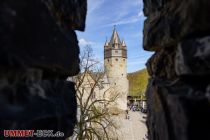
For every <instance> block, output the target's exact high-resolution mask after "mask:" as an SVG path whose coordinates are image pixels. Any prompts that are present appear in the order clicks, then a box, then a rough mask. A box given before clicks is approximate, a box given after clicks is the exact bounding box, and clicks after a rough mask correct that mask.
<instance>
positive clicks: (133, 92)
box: [128, 69, 149, 96]
mask: <svg viewBox="0 0 210 140" xmlns="http://www.w3.org/2000/svg"><path fill="white" fill-rule="evenodd" d="M148 78H149V75H148V73H147V70H146V69H143V70H139V71H136V72H133V73H129V74H128V80H129V96H140V95H141V94H142V95H143V94H144V93H145V90H146V87H147V83H148Z"/></svg>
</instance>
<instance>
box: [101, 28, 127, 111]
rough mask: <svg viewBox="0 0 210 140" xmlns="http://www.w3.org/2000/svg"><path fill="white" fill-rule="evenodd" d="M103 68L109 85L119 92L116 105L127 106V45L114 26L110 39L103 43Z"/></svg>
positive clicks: (124, 107)
mask: <svg viewBox="0 0 210 140" xmlns="http://www.w3.org/2000/svg"><path fill="white" fill-rule="evenodd" d="M104 69H105V72H106V76H107V79H108V81H109V83H110V86H112V87H115V89H116V91H117V92H118V93H119V94H120V96H119V99H118V100H117V104H118V107H119V108H120V109H123V110H125V109H126V108H127V94H128V88H129V82H128V79H127V47H126V44H125V41H124V40H122V41H121V40H120V38H119V35H118V32H117V30H116V28H114V30H113V33H112V36H111V39H110V41H108V40H106V42H105V45H104Z"/></svg>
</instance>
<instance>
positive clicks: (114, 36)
mask: <svg viewBox="0 0 210 140" xmlns="http://www.w3.org/2000/svg"><path fill="white" fill-rule="evenodd" d="M109 43H110V44H115V43H117V44H121V41H120V38H119V35H118V33H117V30H116V28H115V27H114V30H113V33H112V37H111V40H110V42H109Z"/></svg>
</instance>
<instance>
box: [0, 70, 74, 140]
mask: <svg viewBox="0 0 210 140" xmlns="http://www.w3.org/2000/svg"><path fill="white" fill-rule="evenodd" d="M16 74H17V75H16V76H15V78H14V77H13V79H12V80H11V79H10V78H9V75H10V74H9V73H5V75H4V78H2V77H1V78H0V85H1V86H0V112H1V115H0V127H1V130H10V129H15V130H34V131H36V130H54V133H55V132H56V131H60V132H63V133H64V134H65V136H64V137H60V138H58V139H65V138H67V137H69V136H71V135H72V134H73V129H74V126H75V124H76V112H77V111H76V110H77V103H76V97H75V94H76V92H75V89H74V83H71V82H67V81H63V80H58V79H54V80H44V79H42V71H41V70H37V69H28V70H27V71H19V72H16ZM1 76H2V75H1ZM7 76H8V78H6V77H7ZM1 134H2V133H1ZM2 137H3V135H1V136H0V138H2ZM22 139H24V138H21V140H22ZM33 139H37V137H33ZM44 139H46V140H47V139H50V138H48V137H47V138H44Z"/></svg>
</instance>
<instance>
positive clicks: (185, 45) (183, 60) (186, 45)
mask: <svg viewBox="0 0 210 140" xmlns="http://www.w3.org/2000/svg"><path fill="white" fill-rule="evenodd" d="M175 69H176V73H177V75H180V76H183V75H189V76H206V75H210V36H207V37H203V38H194V39H193V38H192V39H189V40H184V41H182V42H181V43H180V44H179V45H178V48H177V51H176V59H175Z"/></svg>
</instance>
